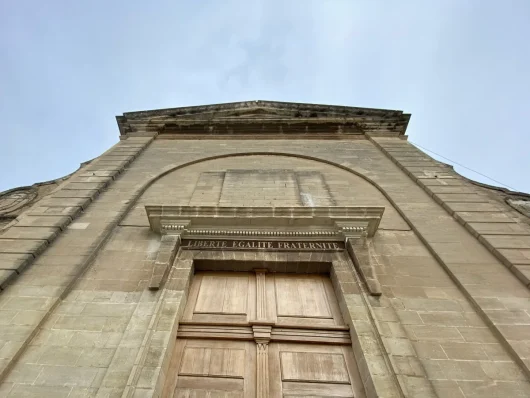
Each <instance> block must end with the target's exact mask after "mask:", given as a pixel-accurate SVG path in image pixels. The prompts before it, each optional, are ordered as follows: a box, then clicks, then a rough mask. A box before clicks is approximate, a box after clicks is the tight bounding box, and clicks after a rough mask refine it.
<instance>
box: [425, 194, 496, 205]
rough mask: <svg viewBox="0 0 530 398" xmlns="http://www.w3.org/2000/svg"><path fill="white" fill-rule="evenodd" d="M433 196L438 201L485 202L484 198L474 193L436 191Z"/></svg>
mask: <svg viewBox="0 0 530 398" xmlns="http://www.w3.org/2000/svg"><path fill="white" fill-rule="evenodd" d="M434 197H435V198H436V199H437V200H438V201H439V203H443V202H458V203H464V202H472V203H487V200H486V198H484V197H483V196H481V195H478V194H476V193H472V194H463V193H437V194H435V195H434Z"/></svg>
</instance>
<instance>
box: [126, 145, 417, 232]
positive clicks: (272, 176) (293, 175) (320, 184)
mask: <svg viewBox="0 0 530 398" xmlns="http://www.w3.org/2000/svg"><path fill="white" fill-rule="evenodd" d="M146 204H164V205H180V206H188V205H192V206H201V205H202V206H293V207H298V206H308V207H314V206H368V205H369V206H384V207H385V214H384V216H383V220H382V222H381V226H380V227H379V228H380V230H410V228H409V226H408V225H407V224H406V222H405V221H404V220H403V219H402V218H401V216H400V215H399V214H398V212H397V211H396V210H395V209H394V208H393V206H392V205H391V204H390V202H389V201H388V200H387V199H386V198H385V197H384V195H383V194H382V193H381V192H380V191H379V190H378V189H377V188H376V187H375V186H374V185H372V184H371V183H369V182H368V181H367V180H366V179H364V178H362V177H360V176H357V175H355V174H353V173H352V172H351V171H346V170H343V169H341V168H339V167H336V166H333V165H330V164H328V163H325V162H324V161H318V160H311V159H304V158H300V157H297V156H294V155H292V156H289V155H275V154H267V155H244V154H238V155H236V156H227V157H222V158H217V159H211V160H205V161H200V162H197V163H194V164H191V165H188V166H185V167H183V168H179V169H177V170H174V171H171V172H169V173H167V174H165V175H163V176H162V177H160V178H159V179H157V180H156V181H155V182H154V183H153V184H152V185H151V186H149V188H148V189H147V190H146V191H145V192H144V193H143V195H142V196H141V197H140V198H139V200H138V201H137V203H136V204H135V206H134V208H133V209H132V210H131V212H130V213H129V214H128V216H127V217H126V218H125V219H124V220H123V221H122V223H121V225H131V226H132V225H136V226H147V219H146V217H145V210H144V207H145V205H146Z"/></svg>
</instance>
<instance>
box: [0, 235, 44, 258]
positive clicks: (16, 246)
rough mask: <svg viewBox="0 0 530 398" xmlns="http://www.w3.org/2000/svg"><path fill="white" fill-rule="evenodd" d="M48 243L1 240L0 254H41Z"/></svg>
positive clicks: (25, 240)
mask: <svg viewBox="0 0 530 398" xmlns="http://www.w3.org/2000/svg"><path fill="white" fill-rule="evenodd" d="M47 245H48V242H46V241H45V240H36V239H4V238H0V253H19V254H32V255H33V256H37V255H38V254H39V253H41V252H42V251H43V250H44V249H45V248H46V246H47Z"/></svg>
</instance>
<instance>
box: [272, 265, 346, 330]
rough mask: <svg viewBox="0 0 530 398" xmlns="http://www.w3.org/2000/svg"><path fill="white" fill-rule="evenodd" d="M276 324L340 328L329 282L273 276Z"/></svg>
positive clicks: (317, 278) (318, 277)
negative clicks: (335, 326)
mask: <svg viewBox="0 0 530 398" xmlns="http://www.w3.org/2000/svg"><path fill="white" fill-rule="evenodd" d="M272 277H273V278H274V284H275V291H276V305H275V307H276V316H277V322H278V323H279V324H280V323H283V324H292V325H300V326H303V325H308V326H312V325H313V326H315V325H321V326H326V325H330V326H331V325H342V324H343V321H342V317H341V315H340V310H339V307H338V303H337V300H336V298H335V294H334V292H333V287H332V286H331V281H330V280H329V278H327V277H326V276H323V275H297V274H275V275H273V276H272Z"/></svg>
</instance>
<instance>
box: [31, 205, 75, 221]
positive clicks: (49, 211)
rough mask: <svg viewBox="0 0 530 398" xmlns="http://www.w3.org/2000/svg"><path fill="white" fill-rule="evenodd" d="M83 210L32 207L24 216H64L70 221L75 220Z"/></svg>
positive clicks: (68, 207)
mask: <svg viewBox="0 0 530 398" xmlns="http://www.w3.org/2000/svg"><path fill="white" fill-rule="evenodd" d="M82 211H83V209H82V208H81V207H80V206H48V207H45V206H41V205H40V203H39V206H37V207H32V208H31V209H30V211H28V212H27V213H25V214H24V217H26V216H46V217H49V216H65V217H69V218H70V219H72V218H75V217H77V216H78V215H79V213H81V212H82Z"/></svg>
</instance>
